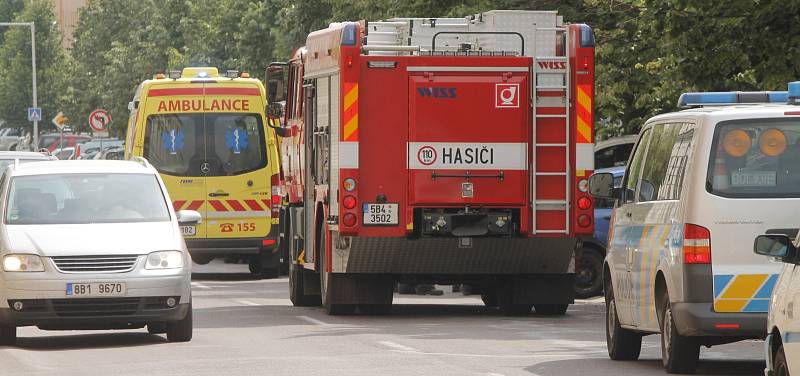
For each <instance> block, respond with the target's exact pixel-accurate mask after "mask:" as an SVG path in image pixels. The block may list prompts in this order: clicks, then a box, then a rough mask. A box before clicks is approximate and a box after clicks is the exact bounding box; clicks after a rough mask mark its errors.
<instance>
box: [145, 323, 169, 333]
mask: <svg viewBox="0 0 800 376" xmlns="http://www.w3.org/2000/svg"><path fill="white" fill-rule="evenodd" d="M147 332H148V333H150V334H164V333H166V332H167V323H165V322H151V323H149V324H147Z"/></svg>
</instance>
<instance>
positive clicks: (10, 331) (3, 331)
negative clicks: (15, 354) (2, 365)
mask: <svg viewBox="0 0 800 376" xmlns="http://www.w3.org/2000/svg"><path fill="white" fill-rule="evenodd" d="M16 344H17V327H16V326H10V325H5V324H3V323H0V346H14V345H16Z"/></svg>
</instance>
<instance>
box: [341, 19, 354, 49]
mask: <svg viewBox="0 0 800 376" xmlns="http://www.w3.org/2000/svg"><path fill="white" fill-rule="evenodd" d="M356 31H357V30H356V24H355V23H354V22H350V23H348V24H347V25H345V26H344V30H342V45H343V46H355V45H356Z"/></svg>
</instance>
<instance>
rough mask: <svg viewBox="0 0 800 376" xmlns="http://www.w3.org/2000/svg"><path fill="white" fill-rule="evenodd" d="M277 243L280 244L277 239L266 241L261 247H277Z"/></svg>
mask: <svg viewBox="0 0 800 376" xmlns="http://www.w3.org/2000/svg"><path fill="white" fill-rule="evenodd" d="M277 243H278V241H277V240H275V239H264V240H262V241H261V246H262V247H269V246H271V245H275V244H277Z"/></svg>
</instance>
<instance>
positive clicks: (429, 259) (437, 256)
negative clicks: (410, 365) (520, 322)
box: [337, 237, 577, 276]
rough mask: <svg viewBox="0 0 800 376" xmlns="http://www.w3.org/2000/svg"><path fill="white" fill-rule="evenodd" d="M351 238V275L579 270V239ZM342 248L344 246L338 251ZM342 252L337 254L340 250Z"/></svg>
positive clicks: (481, 273) (486, 273)
mask: <svg viewBox="0 0 800 376" xmlns="http://www.w3.org/2000/svg"><path fill="white" fill-rule="evenodd" d="M466 239H469V241H464V240H465V239H460V238H444V237H443V238H420V239H406V238H367V237H352V238H350V239H349V240H350V241H349V242H348V243H349V247H348V249H347V250H345V251H346V253H347V256H346V257H347V259H346V260H347V261H346V269H345V270H343V271H344V272H346V273H375V274H384V273H390V274H431V275H509V276H510V275H531V274H537V275H538V274H545V275H563V274H570V276H571V275H572V273H574V258H575V252H574V250H575V246H576V244H577V239H575V238H552V239H551V238H533V239H531V238H494V237H485V238H466ZM339 251H341V250H339ZM337 253H338V252H337Z"/></svg>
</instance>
